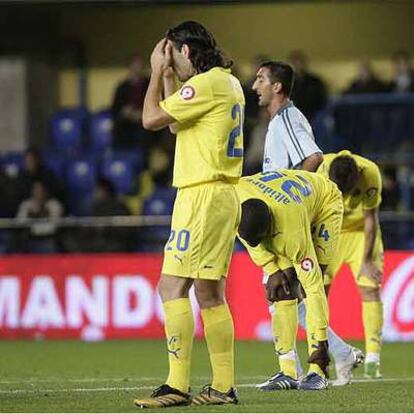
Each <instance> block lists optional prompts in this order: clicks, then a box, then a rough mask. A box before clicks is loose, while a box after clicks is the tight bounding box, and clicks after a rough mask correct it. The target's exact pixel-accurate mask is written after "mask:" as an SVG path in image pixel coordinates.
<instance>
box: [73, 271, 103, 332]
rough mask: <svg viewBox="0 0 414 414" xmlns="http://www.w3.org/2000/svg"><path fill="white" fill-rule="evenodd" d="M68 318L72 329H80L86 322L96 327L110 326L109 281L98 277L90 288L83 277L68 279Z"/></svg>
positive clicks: (93, 280)
mask: <svg viewBox="0 0 414 414" xmlns="http://www.w3.org/2000/svg"><path fill="white" fill-rule="evenodd" d="M65 287H66V288H65V297H66V318H67V324H68V327H70V328H80V327H82V326H83V325H84V317H86V322H88V323H90V324H92V325H94V326H105V325H107V324H108V303H109V292H108V279H107V278H105V277H103V276H96V277H94V278H93V279H92V287H91V288H89V287H88V286H87V285H86V283H85V280H84V279H83V278H82V277H81V276H75V275H70V276H69V277H68V278H67V279H66V286H65Z"/></svg>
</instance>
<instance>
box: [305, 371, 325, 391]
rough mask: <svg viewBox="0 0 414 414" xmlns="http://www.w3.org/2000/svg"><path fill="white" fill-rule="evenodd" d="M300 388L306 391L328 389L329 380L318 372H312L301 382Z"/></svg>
mask: <svg viewBox="0 0 414 414" xmlns="http://www.w3.org/2000/svg"><path fill="white" fill-rule="evenodd" d="M299 389H300V390H304V391H319V390H326V389H328V380H327V379H326V378H325V377H321V376H320V375H318V374H317V373H316V372H310V373H309V374H308V375H306V377H305V378H303V380H302V381H300V382H299Z"/></svg>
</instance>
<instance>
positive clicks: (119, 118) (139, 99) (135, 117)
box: [112, 54, 154, 152]
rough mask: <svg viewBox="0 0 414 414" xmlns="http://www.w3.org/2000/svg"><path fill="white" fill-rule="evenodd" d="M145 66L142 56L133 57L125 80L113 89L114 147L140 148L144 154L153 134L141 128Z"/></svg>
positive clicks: (146, 84)
mask: <svg viewBox="0 0 414 414" xmlns="http://www.w3.org/2000/svg"><path fill="white" fill-rule="evenodd" d="M148 83H149V80H148V77H147V76H146V73H145V63H144V59H143V57H142V56H141V55H139V54H135V55H134V56H132V58H131V61H130V65H129V74H128V77H127V79H125V80H124V81H122V82H121V83H120V84H119V85H118V86H117V88H116V90H115V95H114V99H113V102H112V116H113V122H114V126H113V140H114V141H113V142H114V146H115V147H117V148H125V147H131V146H135V147H136V146H139V147H141V148H142V149H143V150H144V152H146V150H147V148H148V146H149V145H150V141H151V137H153V136H154V133H151V132H149V131H146V130H145V129H144V128H143V126H142V108H143V106H144V98H145V93H146V91H147V87H148Z"/></svg>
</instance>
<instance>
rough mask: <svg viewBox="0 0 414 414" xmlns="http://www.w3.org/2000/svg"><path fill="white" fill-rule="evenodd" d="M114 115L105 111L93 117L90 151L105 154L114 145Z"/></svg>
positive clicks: (91, 120) (90, 132) (90, 129)
mask: <svg viewBox="0 0 414 414" xmlns="http://www.w3.org/2000/svg"><path fill="white" fill-rule="evenodd" d="M112 125H113V124H112V114H111V111H108V110H104V111H100V112H97V113H95V114H93V115H92V116H91V119H90V128H89V139H90V145H89V149H90V150H92V151H94V152H104V151H105V150H107V149H108V148H110V147H111V145H112Z"/></svg>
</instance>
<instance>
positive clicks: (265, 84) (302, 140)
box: [253, 61, 363, 390]
mask: <svg viewBox="0 0 414 414" xmlns="http://www.w3.org/2000/svg"><path fill="white" fill-rule="evenodd" d="M293 83H294V71H293V69H292V67H291V66H290V65H288V64H286V63H284V62H273V61H270V62H265V63H262V64H261V65H260V67H259V69H258V71H257V74H256V81H255V82H254V84H253V90H254V91H256V93H257V95H258V97H259V106H262V107H265V108H266V110H267V112H268V114H269V117H270V122H269V126H268V130H267V134H266V140H265V147H264V158H263V172H269V171H274V170H276V169H278V168H294V169H302V170H307V171H311V172H315V171H316V170H317V168H318V167H319V165H320V164H321V163H322V161H323V156H322V151H321V149H320V148H319V147H318V146H317V144H316V142H315V137H314V135H313V131H312V127H311V126H310V124H309V122H308V120H307V119H306V117H305V116H304V115H303V114H302V112H301V111H300V110H299V109H298V108H296V107H295V105H294V104H293V102H292V101H291V100H290V94H291V92H292V88H293ZM270 309H271V312H272V327H273V326H274V325H275V314H274V311H273V310H274V308H273V306H271V307H270ZM299 320H300V323H301V325H302V327H304V328H306V308H305V305H304V303H303V302H301V303H300V304H299ZM273 330H274V329H273ZM329 349H330V351H331V353H332V356H333V357H334V359H335V366H336V371H337V381H336V382H335V384H336V385H345V384H348V383H349V382H350V380H351V372H352V368H353V367H354V366H355V365H357V364H358V363H360V362H362V359H363V354H362V352H361V351H360V350H358V349H356V348H353V347H352V346H350V345H348V344H346V343H345V342H344V341H343V340H342V339H341V338H339V337H338V336H337V335H336V334H335V332H333V331H332V329H330V328H329ZM298 365H300V362H299V360H298ZM283 383H285V379H284V377H283V376H281V375H280V373H278V374H276V375H274V376H272V377H271V378H269V379H268V380H267V381H265V382H264V383H263V384H259V388H260V389H262V390H277V389H280V387H279V385H280V384H283ZM282 388H283V387H282Z"/></svg>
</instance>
